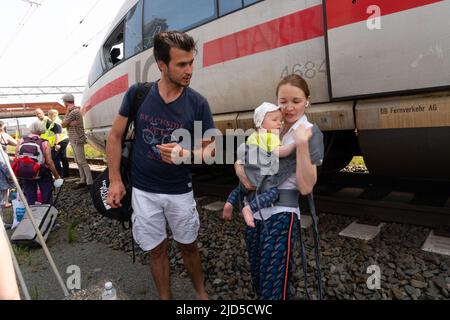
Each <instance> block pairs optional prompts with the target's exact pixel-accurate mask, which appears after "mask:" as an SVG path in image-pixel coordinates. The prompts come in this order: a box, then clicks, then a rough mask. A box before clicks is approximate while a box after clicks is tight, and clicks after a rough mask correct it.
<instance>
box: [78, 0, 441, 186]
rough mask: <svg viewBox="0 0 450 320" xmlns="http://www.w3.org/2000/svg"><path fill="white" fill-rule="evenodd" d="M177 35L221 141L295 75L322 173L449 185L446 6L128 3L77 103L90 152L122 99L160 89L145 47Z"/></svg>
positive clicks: (426, 0) (366, 1)
mask: <svg viewBox="0 0 450 320" xmlns="http://www.w3.org/2000/svg"><path fill="white" fill-rule="evenodd" d="M174 29H176V30H182V31H187V32H188V33H189V34H191V35H192V36H193V37H194V38H195V39H196V40H197V41H198V54H197V56H196V60H195V65H194V77H193V80H192V83H191V86H192V87H193V88H194V89H196V90H197V91H199V92H200V93H202V94H203V95H204V96H206V98H207V99H208V101H209V103H210V105H211V108H212V111H213V114H214V120H215V122H216V125H217V127H218V128H219V129H221V130H222V131H224V130H225V129H227V128H230V129H233V128H243V129H248V128H250V127H252V121H251V119H252V110H253V109H254V108H255V107H256V106H257V105H259V104H260V103H261V102H262V101H273V102H274V101H275V100H276V98H275V87H276V84H277V82H278V81H279V80H280V79H281V78H282V77H283V76H285V75H287V74H290V73H298V74H300V75H302V76H303V77H305V79H306V80H307V81H308V83H309V84H310V87H311V92H312V101H313V106H312V107H311V108H310V109H309V111H308V116H309V118H310V119H311V120H312V121H314V122H316V123H317V124H318V125H319V126H320V127H321V129H322V130H323V131H324V133H325V144H326V159H325V162H324V169H326V170H333V169H337V168H340V167H342V166H343V165H345V164H346V163H348V161H349V160H350V159H351V158H352V156H353V155H355V154H361V155H363V156H364V159H365V162H366V164H367V166H368V168H369V170H370V172H371V173H373V174H377V175H387V176H399V177H411V178H425V179H438V180H450V1H440V0H408V1H404V0H329V1H320V0H260V1H255V0H139V1H138V0H127V1H125V4H124V5H123V7H122V9H121V10H120V12H119V14H118V15H117V18H116V19H115V20H114V22H113V23H112V26H111V29H110V30H109V32H108V36H107V37H106V39H105V41H104V42H103V44H102V46H101V47H100V50H99V52H98V55H97V57H96V59H95V62H94V64H93V66H92V70H91V72H90V75H89V83H88V86H87V89H86V91H85V93H84V97H83V102H82V112H83V115H84V119H85V125H86V128H87V129H88V132H89V141H90V143H91V144H92V145H94V146H97V147H98V148H104V147H105V142H106V138H107V134H108V131H109V129H110V126H111V123H112V120H113V118H114V117H115V116H116V114H117V111H118V108H119V106H120V104H121V101H122V98H123V95H124V93H125V91H126V90H127V88H128V87H129V86H131V85H132V84H134V83H136V82H141V81H153V80H156V79H158V77H159V71H158V69H157V66H156V64H155V61H154V57H153V50H152V37H153V35H154V34H155V33H156V32H159V31H161V30H174Z"/></svg>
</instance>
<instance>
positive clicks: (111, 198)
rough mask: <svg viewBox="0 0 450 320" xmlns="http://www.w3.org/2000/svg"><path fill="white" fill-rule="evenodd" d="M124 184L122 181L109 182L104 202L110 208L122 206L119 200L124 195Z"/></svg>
mask: <svg viewBox="0 0 450 320" xmlns="http://www.w3.org/2000/svg"><path fill="white" fill-rule="evenodd" d="M125 194H126V191H125V186H124V185H123V183H122V181H117V182H111V183H110V185H109V189H108V198H107V199H106V203H107V204H108V205H110V206H111V207H112V208H119V207H121V206H122V204H121V203H120V200H122V198H123V197H124V196H125Z"/></svg>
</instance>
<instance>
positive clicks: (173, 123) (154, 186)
mask: <svg viewBox="0 0 450 320" xmlns="http://www.w3.org/2000/svg"><path fill="white" fill-rule="evenodd" d="M153 50H154V55H155V60H156V62H157V64H158V67H159V69H160V71H161V79H160V80H159V81H157V82H155V83H154V84H153V85H152V86H151V88H150V91H149V93H148V95H147V96H146V97H145V99H144V100H143V103H142V105H141V107H140V108H139V111H138V113H137V116H136V132H135V137H136V140H135V144H134V148H133V164H132V170H131V173H132V184H133V193H132V206H133V211H134V212H133V216H132V222H133V236H134V238H135V240H136V242H137V243H138V244H139V246H140V247H141V248H142V249H143V250H144V251H148V252H149V257H150V269H151V273H152V276H153V279H154V282H155V285H156V288H157V290H158V293H159V297H160V298H161V299H171V298H172V293H171V289H170V266H169V258H168V254H167V248H168V241H167V234H166V220H167V222H168V223H169V227H170V229H171V231H172V234H173V237H174V240H175V241H176V242H177V243H178V244H179V247H180V249H181V251H182V254H183V261H184V263H185V266H186V268H187V270H188V272H189V275H190V276H191V279H192V282H193V284H194V288H195V290H196V293H197V297H198V298H199V299H207V298H208V296H207V293H206V290H205V287H204V280H203V271H202V267H201V261H200V254H199V250H198V248H197V243H196V240H197V235H198V229H199V226H200V223H199V217H198V212H197V210H196V203H195V200H194V195H193V192H192V181H191V176H190V172H189V168H188V167H187V165H185V164H181V165H176V164H175V163H179V160H180V159H181V160H184V163H189V162H190V160H191V159H192V158H195V159H202V160H203V159H206V158H207V157H208V153H211V152H210V151H211V150H212V149H213V148H212V147H213V146H211V145H210V144H212V143H214V142H213V141H212V139H205V138H200V139H199V140H201V141H194V139H193V138H192V141H189V142H190V143H187V141H183V142H181V141H180V144H183V147H181V145H180V144H179V143H177V142H174V141H177V140H176V139H175V136H176V134H177V132H179V131H178V130H179V129H183V130H185V131H186V132H189V133H190V136H191V137H194V126H195V127H196V128H197V127H198V126H201V132H202V134H204V133H205V131H207V130H209V129H213V128H214V122H213V119H212V115H211V111H210V109H209V105H208V102H207V101H206V99H205V98H204V97H203V96H202V95H200V94H199V93H198V92H196V91H195V90H193V89H191V88H190V87H189V84H190V80H191V77H192V71H193V63H194V52H195V50H196V49H195V42H194V40H193V38H192V37H190V36H189V35H187V34H185V33H181V32H175V31H171V32H161V33H159V34H157V35H155V37H154V48H153ZM136 91H137V85H133V86H131V87H130V88H129V89H128V91H127V93H126V95H125V97H124V99H123V103H122V106H121V107H120V110H119V115H118V116H117V117H116V119H115V121H114V123H113V126H112V129H111V132H110V134H109V137H108V143H107V147H106V153H107V157H108V167H109V179H110V187H109V191H108V200H107V202H108V204H109V205H111V206H112V207H113V208H117V207H118V206H120V201H121V199H122V198H123V196H124V195H125V188H124V185H123V183H122V180H121V176H120V171H119V168H120V158H121V140H122V136H123V133H124V131H125V128H126V125H127V120H128V117H129V113H130V106H131V105H132V103H133V99H134V97H135V95H136ZM176 131H177V132H176ZM196 131H198V129H197V130H196ZM194 138H196V137H194ZM186 140H189V139H186ZM197 144H198V145H200V147H199V148H190V147H186V145H194V146H195V145H197ZM206 147H208V148H206ZM209 156H214V155H213V154H209Z"/></svg>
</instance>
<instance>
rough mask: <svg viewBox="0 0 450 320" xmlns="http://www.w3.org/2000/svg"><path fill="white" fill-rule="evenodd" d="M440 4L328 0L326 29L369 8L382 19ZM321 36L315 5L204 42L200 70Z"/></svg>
mask: <svg viewBox="0 0 450 320" xmlns="http://www.w3.org/2000/svg"><path fill="white" fill-rule="evenodd" d="M441 1H443V0H408V1H405V0H356V2H355V4H353V3H352V1H350V0H348V1H338V0H330V1H327V27H328V29H333V28H338V27H342V26H345V25H349V24H352V23H356V22H360V21H364V20H367V19H369V18H370V16H371V15H372V13H371V12H369V13H367V8H368V7H369V6H371V5H377V6H379V7H380V9H381V15H382V16H384V15H389V14H392V13H396V12H401V11H406V10H409V9H414V8H417V7H422V6H425V5H429V4H433V3H436V2H441ZM323 35H324V32H323V7H322V5H318V6H314V7H311V8H308V9H306V10H302V11H298V12H295V13H293V14H290V15H287V16H284V17H281V18H278V19H275V20H271V21H268V22H265V23H263V24H260V25H257V26H254V27H251V28H248V29H245V30H242V31H239V32H236V33H233V34H230V35H227V36H224V37H222V38H219V39H215V40H212V41H209V42H206V43H205V44H204V45H203V67H208V66H211V65H214V64H218V63H222V62H226V61H230V60H234V59H238V58H242V57H246V56H249V55H252V54H255V53H260V52H264V51H268V50H272V49H276V48H280V47H283V46H287V45H290V44H294V43H298V42H302V41H305V40H309V39H313V38H316V37H321V36H323Z"/></svg>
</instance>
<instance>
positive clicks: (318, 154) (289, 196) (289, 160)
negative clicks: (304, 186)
mask: <svg viewBox="0 0 450 320" xmlns="http://www.w3.org/2000/svg"><path fill="white" fill-rule="evenodd" d="M309 150H310V157H311V163H313V164H316V165H320V164H321V163H322V159H323V156H324V146H323V134H322V132H321V131H320V129H319V127H318V126H317V125H316V124H314V125H313V127H312V136H311V138H310V140H309ZM255 153H257V154H255ZM249 160H252V161H249ZM255 160H256V162H255ZM245 161H246V162H245V163H246V166H245V174H246V175H247V178H248V179H249V180H250V182H251V183H252V184H253V185H255V186H256V190H255V191H254V192H250V193H249V198H250V199H252V198H253V197H254V198H255V200H256V204H257V207H258V214H259V217H260V218H261V222H262V224H263V228H264V231H265V232H266V233H267V234H268V229H267V226H266V224H265V223H264V218H263V216H262V213H261V206H260V203H259V201H258V195H259V194H260V193H261V192H264V191H266V190H268V189H269V188H273V187H276V186H278V185H279V184H281V183H282V182H283V181H285V180H286V179H287V178H288V177H289V176H291V175H292V174H294V173H295V172H296V152H292V153H291V154H290V155H289V156H287V157H285V158H280V159H277V158H276V157H271V154H270V153H267V152H265V151H264V150H262V149H260V148H257V147H256V146H248V145H245ZM276 161H279V163H276ZM274 165H275V168H274V167H273V166H274ZM274 169H278V170H274ZM274 171H277V172H276V174H274V173H275V172H274ZM263 173H264V174H263ZM278 193H279V197H278V200H277V201H276V202H275V203H274V205H275V206H284V207H297V206H298V200H299V192H298V190H278ZM307 198H308V206H309V209H310V212H311V218H312V228H313V238H314V239H313V241H314V253H315V259H316V267H317V274H316V276H317V285H318V299H319V300H322V299H323V287H322V272H321V265H320V248H319V232H318V228H317V214H316V209H315V205H314V197H313V194H312V193H310V194H309V195H308V196H307ZM239 200H240V201H239V205H240V211H242V201H241V200H242V199H239ZM299 224H300V225H299V233H300V250H301V251H300V255H301V259H302V269H303V280H304V286H305V292H306V298H307V299H308V300H311V296H310V294H309V291H308V274H307V273H308V272H307V257H306V254H305V243H304V241H303V236H302V228H301V223H300V221H299Z"/></svg>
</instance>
